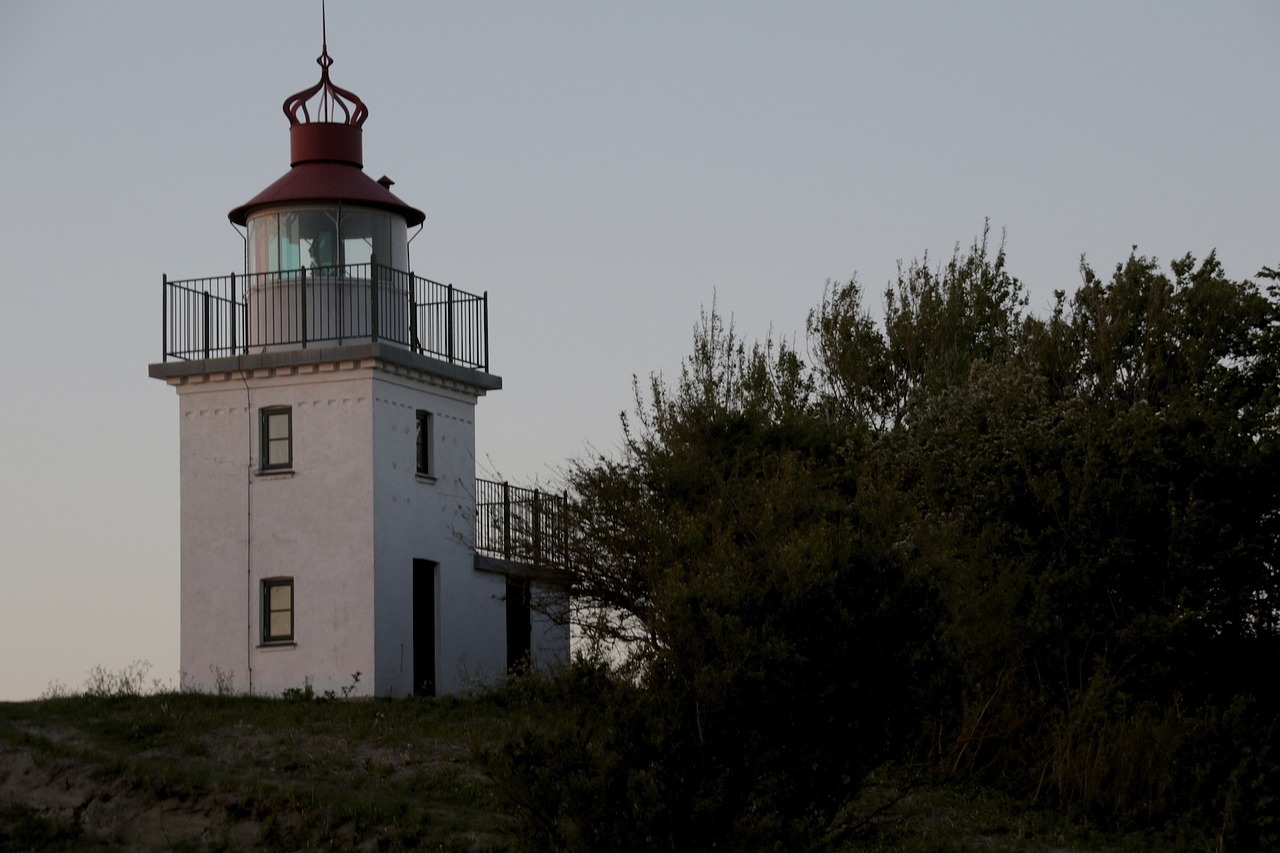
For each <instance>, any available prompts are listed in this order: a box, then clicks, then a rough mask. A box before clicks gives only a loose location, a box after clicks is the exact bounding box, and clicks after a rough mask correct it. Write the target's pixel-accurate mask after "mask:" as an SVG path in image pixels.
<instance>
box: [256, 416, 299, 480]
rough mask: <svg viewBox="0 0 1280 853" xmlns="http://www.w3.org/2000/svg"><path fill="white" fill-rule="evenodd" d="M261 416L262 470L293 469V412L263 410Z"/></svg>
mask: <svg viewBox="0 0 1280 853" xmlns="http://www.w3.org/2000/svg"><path fill="white" fill-rule="evenodd" d="M261 416H262V422H261V424H260V425H259V426H260V428H261V430H260V432H261V436H262V457H261V462H262V465H261V467H262V470H263V471H271V470H277V469H285V468H292V467H293V410H292V409H290V408H288V407H276V408H271V409H263V410H262V412H261Z"/></svg>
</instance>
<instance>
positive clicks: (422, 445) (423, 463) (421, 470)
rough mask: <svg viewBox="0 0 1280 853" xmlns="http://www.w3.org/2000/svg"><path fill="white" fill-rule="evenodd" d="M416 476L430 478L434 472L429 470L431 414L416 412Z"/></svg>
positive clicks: (430, 461)
mask: <svg viewBox="0 0 1280 853" xmlns="http://www.w3.org/2000/svg"><path fill="white" fill-rule="evenodd" d="M416 443H417V446H418V474H419V475H421V476H423V477H430V476H432V475H433V474H434V473H435V472H434V471H432V470H431V463H432V459H431V413H430V412H424V411H422V410H421V409H419V410H418V437H417V442H416Z"/></svg>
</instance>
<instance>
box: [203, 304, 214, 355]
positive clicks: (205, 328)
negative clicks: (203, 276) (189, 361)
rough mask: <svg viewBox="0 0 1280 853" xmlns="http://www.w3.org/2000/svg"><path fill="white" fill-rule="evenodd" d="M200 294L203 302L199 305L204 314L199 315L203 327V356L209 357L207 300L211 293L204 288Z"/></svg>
mask: <svg viewBox="0 0 1280 853" xmlns="http://www.w3.org/2000/svg"><path fill="white" fill-rule="evenodd" d="M201 296H202V297H203V299H202V300H201V301H202V302H203V305H202V306H201V308H202V311H203V314H204V316H203V317H201V321H202V322H201V325H202V327H203V328H202V330H201V331H203V332H204V357H205V358H208V357H209V313H210V311H209V302H210V299H211V296H212V294H210V293H209V291H207V290H206V291H205V292H204V293H203V294H201Z"/></svg>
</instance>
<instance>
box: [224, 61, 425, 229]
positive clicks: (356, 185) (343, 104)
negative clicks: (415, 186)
mask: <svg viewBox="0 0 1280 853" xmlns="http://www.w3.org/2000/svg"><path fill="white" fill-rule="evenodd" d="M316 62H317V63H318V64H319V65H320V82H318V83H316V84H315V85H314V86H312V87H310V88H309V89H304V90H302V91H301V92H298V93H296V94H293V95H290V96H289V97H288V98H286V99H285V102H284V114H285V115H286V116H288V118H289V143H290V154H291V156H290V159H289V163H290V166H291V168H290V169H289V171H288V172H285V173H284V174H283V175H281V176H280V178H279V179H278V180H276V182H275V183H273V184H272V185H271V186H269V187H267V188H266V189H265V190H263V191H262V192H260V193H258V194H257V195H256V196H254V197H253V198H252V199H250V200H249V201H247V202H245V203H244V204H242V205H240V206H239V207H237V208H235V209H234V210H232V211H231V212H230V213H229V214H227V216H228V218H229V219H230V220H231V221H232V222H234V223H235V224H236V225H244V224H245V221H246V220H247V219H248V216H249V214H250V213H252V212H253V211H254V210H256V209H258V208H261V207H267V206H275V205H281V204H298V203H307V202H315V203H327V202H342V203H347V204H355V205H360V206H362V207H375V208H379V209H382V210H390V211H392V212H393V213H397V214H399V215H401V216H403V217H404V218H405V220H406V221H407V222H408V224H409V225H410V226H413V225H421V224H422V222H423V220H425V219H426V218H427V217H426V214H424V213H423V212H422V211H421V210H418V209H417V208H416V207H410V206H409V205H407V204H405V203H404V202H403V201H401V200H400V199H399V198H397V197H396V196H395V194H394V193H392V192H391V191H390V190H389V189H387V186H389V185H390V183H391V181H389V180H386V179H385V178H384V179H383V181H381V182H380V181H375V180H373V179H372V178H370V177H369V176H368V175H366V174H365V173H364V155H363V148H362V145H361V133H362V131H361V126H362V125H363V124H364V121H365V119H366V118H368V117H369V110H368V109H367V108H366V107H365V105H364V102H363V101H361V100H360V98H359V97H357V96H356V95H355V94H354V93H352V92H349V91H347V90H346V89H342V88H339V87H338V86H335V85H334V84H333V82H332V81H331V80H330V79H329V66H331V65H332V64H333V59H332V58H330V56H329V45H328V39H325V42H324V46H323V48H322V50H321V53H320V56H319V57H318V58H317V59H316ZM313 110H314V113H315V116H314V118H313V117H312V112H313ZM339 119H340V120H339Z"/></svg>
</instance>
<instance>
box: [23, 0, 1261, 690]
mask: <svg viewBox="0 0 1280 853" xmlns="http://www.w3.org/2000/svg"><path fill="white" fill-rule="evenodd" d="M319 48H320V21H319V2H318V0H273V2H247V0H235V1H234V2H232V1H231V0H224V2H217V3H205V4H196V3H186V2H184V3H175V2H171V0H152V1H151V2H134V1H133V0H121V2H112V3H104V2H48V0H39V1H38V2H37V0H4V2H3V4H0V250H2V251H3V256H4V258H5V263H4V274H3V284H2V285H0V356H2V357H3V362H2V363H3V365H4V376H3V379H2V380H0V381H2V382H3V386H2V387H3V392H4V393H3V398H2V399H3V400H4V406H3V417H2V418H0V437H2V439H3V440H2V441H0V519H3V521H2V522H0V524H3V531H2V535H0V699H19V698H27V697H31V696H34V695H36V694H38V693H40V692H41V691H42V690H43V689H45V687H46V686H47V685H48V684H49V682H50V681H52V680H54V679H57V680H60V681H63V682H65V683H67V684H70V685H72V686H75V685H79V684H80V683H82V682H83V680H84V677H85V674H86V672H87V671H88V670H89V668H90V667H92V666H94V665H96V664H101V665H103V666H106V667H108V668H111V669H119V668H121V667H123V666H125V665H126V664H128V663H129V662H130V661H132V660H134V659H146V660H148V661H150V662H151V663H152V664H153V675H156V676H159V677H161V678H164V679H170V680H175V681H176V678H177V660H178V654H177V653H178V647H177V643H178V511H177V509H178V508H177V499H178V445H177V437H178V423H177V403H176V395H175V394H174V393H173V391H172V390H171V389H169V388H168V387H167V386H165V385H164V384H163V383H160V382H157V381H154V380H150V379H148V378H147V375H146V366H147V364H148V363H149V362H151V361H155V360H158V358H159V356H160V328H159V318H160V304H159V300H160V280H161V279H160V277H161V275H162V274H164V273H168V274H169V275H170V276H172V277H181V278H185V277H193V276H204V275H218V274H225V273H227V272H232V271H238V270H239V269H240V265H241V241H240V238H239V237H238V236H237V234H236V232H235V231H233V230H232V228H231V226H230V225H229V224H228V223H227V220H226V213H227V211H228V210H229V209H230V208H232V207H234V206H236V205H238V204H240V203H242V202H244V201H246V200H248V199H249V198H250V197H252V196H253V195H255V194H256V193H257V192H258V191H259V190H261V189H262V188H263V187H265V186H266V185H267V184H269V183H270V182H271V181H273V180H274V179H275V178H276V177H278V176H279V175H280V174H282V173H283V172H284V171H285V170H286V169H287V168H288V133H287V126H288V125H287V122H286V119H285V118H284V116H283V114H282V113H281V110H280V104H281V102H282V101H283V100H284V99H285V97H287V96H288V95H289V94H291V93H293V92H295V91H297V90H299V89H303V88H305V87H307V86H309V85H310V84H312V83H313V82H315V80H316V79H317V77H318V69H317V67H316V65H315V57H316V56H317V54H318V53H319ZM329 48H330V53H331V54H332V55H333V57H334V59H335V61H336V64H335V65H334V68H333V78H334V80H335V82H336V83H338V85H340V86H344V87H346V88H349V89H352V90H354V91H355V92H357V93H358V94H359V95H360V96H361V97H362V98H363V99H364V100H365V102H366V103H367V104H368V106H369V109H370V117H369V120H368V122H367V123H366V125H365V134H364V136H365V163H366V170H367V171H368V172H369V173H370V175H371V176H373V177H375V178H376V177H378V176H380V175H382V174H387V175H390V176H391V177H392V178H394V179H395V180H396V187H395V191H396V193H397V194H398V195H400V197H401V198H403V199H405V200H406V201H407V202H409V203H410V204H412V205H414V206H416V207H419V208H421V209H423V210H425V211H426V212H427V223H426V228H425V230H424V231H423V233H422V234H421V236H419V237H418V238H417V239H416V240H415V242H414V243H413V246H412V254H413V266H414V268H415V271H416V272H417V273H418V274H420V275H425V276H428V277H431V278H434V279H437V280H441V281H450V282H453V283H454V284H456V285H457V286H459V287H462V288H464V289H467V290H471V291H483V290H488V291H489V294H490V299H491V363H492V366H493V370H494V372H496V373H498V374H499V375H501V376H502V377H503V379H504V381H505V383H506V388H505V389H504V390H502V391H500V392H498V393H496V394H494V395H492V396H490V397H488V398H485V399H483V400H481V402H480V406H479V410H478V412H477V425H478V444H479V447H478V453H479V456H480V460H479V464H480V468H481V473H482V474H485V475H488V476H498V475H505V476H508V477H510V478H512V479H518V480H525V481H530V480H532V479H534V478H537V479H539V480H540V481H541V482H543V483H554V481H555V478H556V474H555V471H556V468H557V466H559V465H560V464H561V463H563V461H564V460H565V459H566V458H568V457H570V456H574V455H578V454H581V453H583V452H584V451H585V449H586V448H587V447H588V446H589V445H594V446H596V447H598V448H601V449H606V450H607V449H609V448H612V447H614V446H615V445H616V442H617V436H618V427H617V415H618V412H619V411H621V410H622V409H624V408H627V407H628V406H629V401H630V393H631V392H630V383H631V377H632V375H633V374H639V375H640V376H645V375H647V374H648V373H649V372H651V371H657V370H665V371H667V372H671V371H673V370H675V369H676V368H677V367H678V365H679V361H680V359H681V357H682V356H683V355H684V353H685V352H686V351H687V349H688V343H689V338H690V329H691V327H692V326H693V324H694V322H695V321H696V320H697V316H698V312H699V309H700V307H701V306H709V305H710V303H711V301H712V299H713V298H714V299H716V300H717V302H718V304H719V307H720V309H721V310H722V311H723V312H725V313H728V314H732V315H733V316H734V317H735V320H736V322H737V325H738V327H739V330H740V331H741V332H742V333H744V334H745V335H746V336H748V337H750V338H754V337H760V336H763V335H764V334H766V333H767V332H768V331H769V329H770V327H772V329H773V332H774V334H775V335H777V336H785V337H792V336H795V339H796V342H797V344H798V345H799V346H800V347H801V348H802V349H803V347H804V338H803V326H804V317H805V313H806V312H807V311H808V309H809V308H810V307H812V306H813V305H814V304H816V303H817V301H818V300H819V298H820V297H821V294H822V288H823V284H824V282H825V281H826V280H827V279H829V278H830V279H847V278H848V277H849V276H850V275H852V274H854V273H855V272H856V273H857V275H858V277H859V279H860V281H861V282H862V283H863V284H864V285H865V286H866V287H867V288H868V289H869V290H870V291H871V292H872V293H874V294H878V293H879V292H880V291H881V290H882V289H883V287H884V285H885V283H886V282H887V281H888V280H889V279H890V278H892V276H893V274H894V270H895V266H896V264H897V262H898V261H899V260H910V259H911V258H913V257H916V256H918V255H920V254H921V253H922V252H923V251H925V250H928V251H929V253H930V254H931V255H932V256H934V257H940V258H945V257H946V256H947V255H949V253H950V251H951V249H952V247H953V246H954V245H955V244H956V243H957V242H961V243H964V244H968V243H969V242H970V241H971V240H972V239H973V237H974V236H975V235H976V234H977V233H978V232H979V231H980V230H981V228H982V222H983V219H984V217H989V218H990V220H991V222H992V225H993V228H994V229H995V230H996V232H997V233H998V231H999V230H1000V229H1001V228H1004V229H1007V232H1008V241H1007V245H1008V251H1009V259H1010V266H1011V268H1012V270H1013V272H1014V274H1016V275H1018V276H1019V277H1021V278H1022V279H1023V280H1024V282H1025V283H1026V284H1027V285H1028V286H1029V288H1030V290H1031V294H1032V307H1033V308H1034V309H1036V310H1043V309H1044V308H1045V307H1046V306H1047V305H1048V304H1049V301H1050V299H1051V294H1052V291H1053V290H1055V289H1065V290H1068V291H1069V290H1072V289H1074V288H1075V287H1076V285H1077V283H1078V281H1079V278H1078V274H1077V267H1078V262H1079V258H1080V256H1081V255H1082V254H1084V255H1087V256H1088V258H1089V259H1090V260H1091V261H1092V262H1093V263H1094V265H1095V266H1096V267H1098V268H1100V269H1102V270H1109V269H1110V268H1111V267H1112V266H1113V265H1114V264H1115V263H1116V262H1118V261H1120V260H1122V259H1123V258H1124V257H1125V256H1126V255H1127V253H1128V251H1129V247H1130V246H1131V245H1133V244H1135V243H1136V244H1137V245H1138V247H1139V250H1140V251H1142V252H1144V253H1146V254H1152V255H1156V256H1158V257H1159V258H1161V260H1164V261H1167V260H1168V259H1170V258H1172V257H1174V256H1178V255H1181V254H1183V253H1185V252H1187V251H1190V252H1193V253H1196V254H1197V255H1204V254H1205V253H1207V252H1208V251H1209V250H1211V249H1214V248H1217V250H1218V253H1219V257H1220V258H1221V260H1222V261H1223V263H1224V264H1225V265H1226V268H1227V271H1228V273H1229V274H1231V275H1233V276H1236V277H1248V276H1252V275H1253V274H1254V273H1256V272H1257V270H1258V269H1259V268H1260V267H1261V266H1263V265H1275V264H1277V263H1280V240H1278V239H1277V237H1278V234H1280V230H1278V226H1280V162H1278V161H1280V155H1277V151H1278V150H1280V149H1278V147H1277V144H1278V142H1280V95H1277V91H1278V88H1277V84H1278V83H1280V4H1276V3H1274V2H1235V3H1227V2H1223V3H1191V2H1169V1H1168V0H1165V2H1122V3H1115V2H1071V3H1058V4H1048V3H1033V2H970V3H942V2H937V3H911V2H905V3H903V2H895V3H887V2H885V3H856V2H839V3H836V2H795V3H782V2H775V3H760V2H743V1H742V0H739V1H738V2H674V1H673V2H663V1H662V0H659V2H644V3H638V2H631V3H607V2H540V3H516V2H505V3H487V4H486V3H471V2H468V3H435V2H433V3H425V2H424V3H407V2H397V3H382V4H372V3H354V2H350V0H331V2H330V3H329ZM876 307H877V308H878V301H877V305H876Z"/></svg>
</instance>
